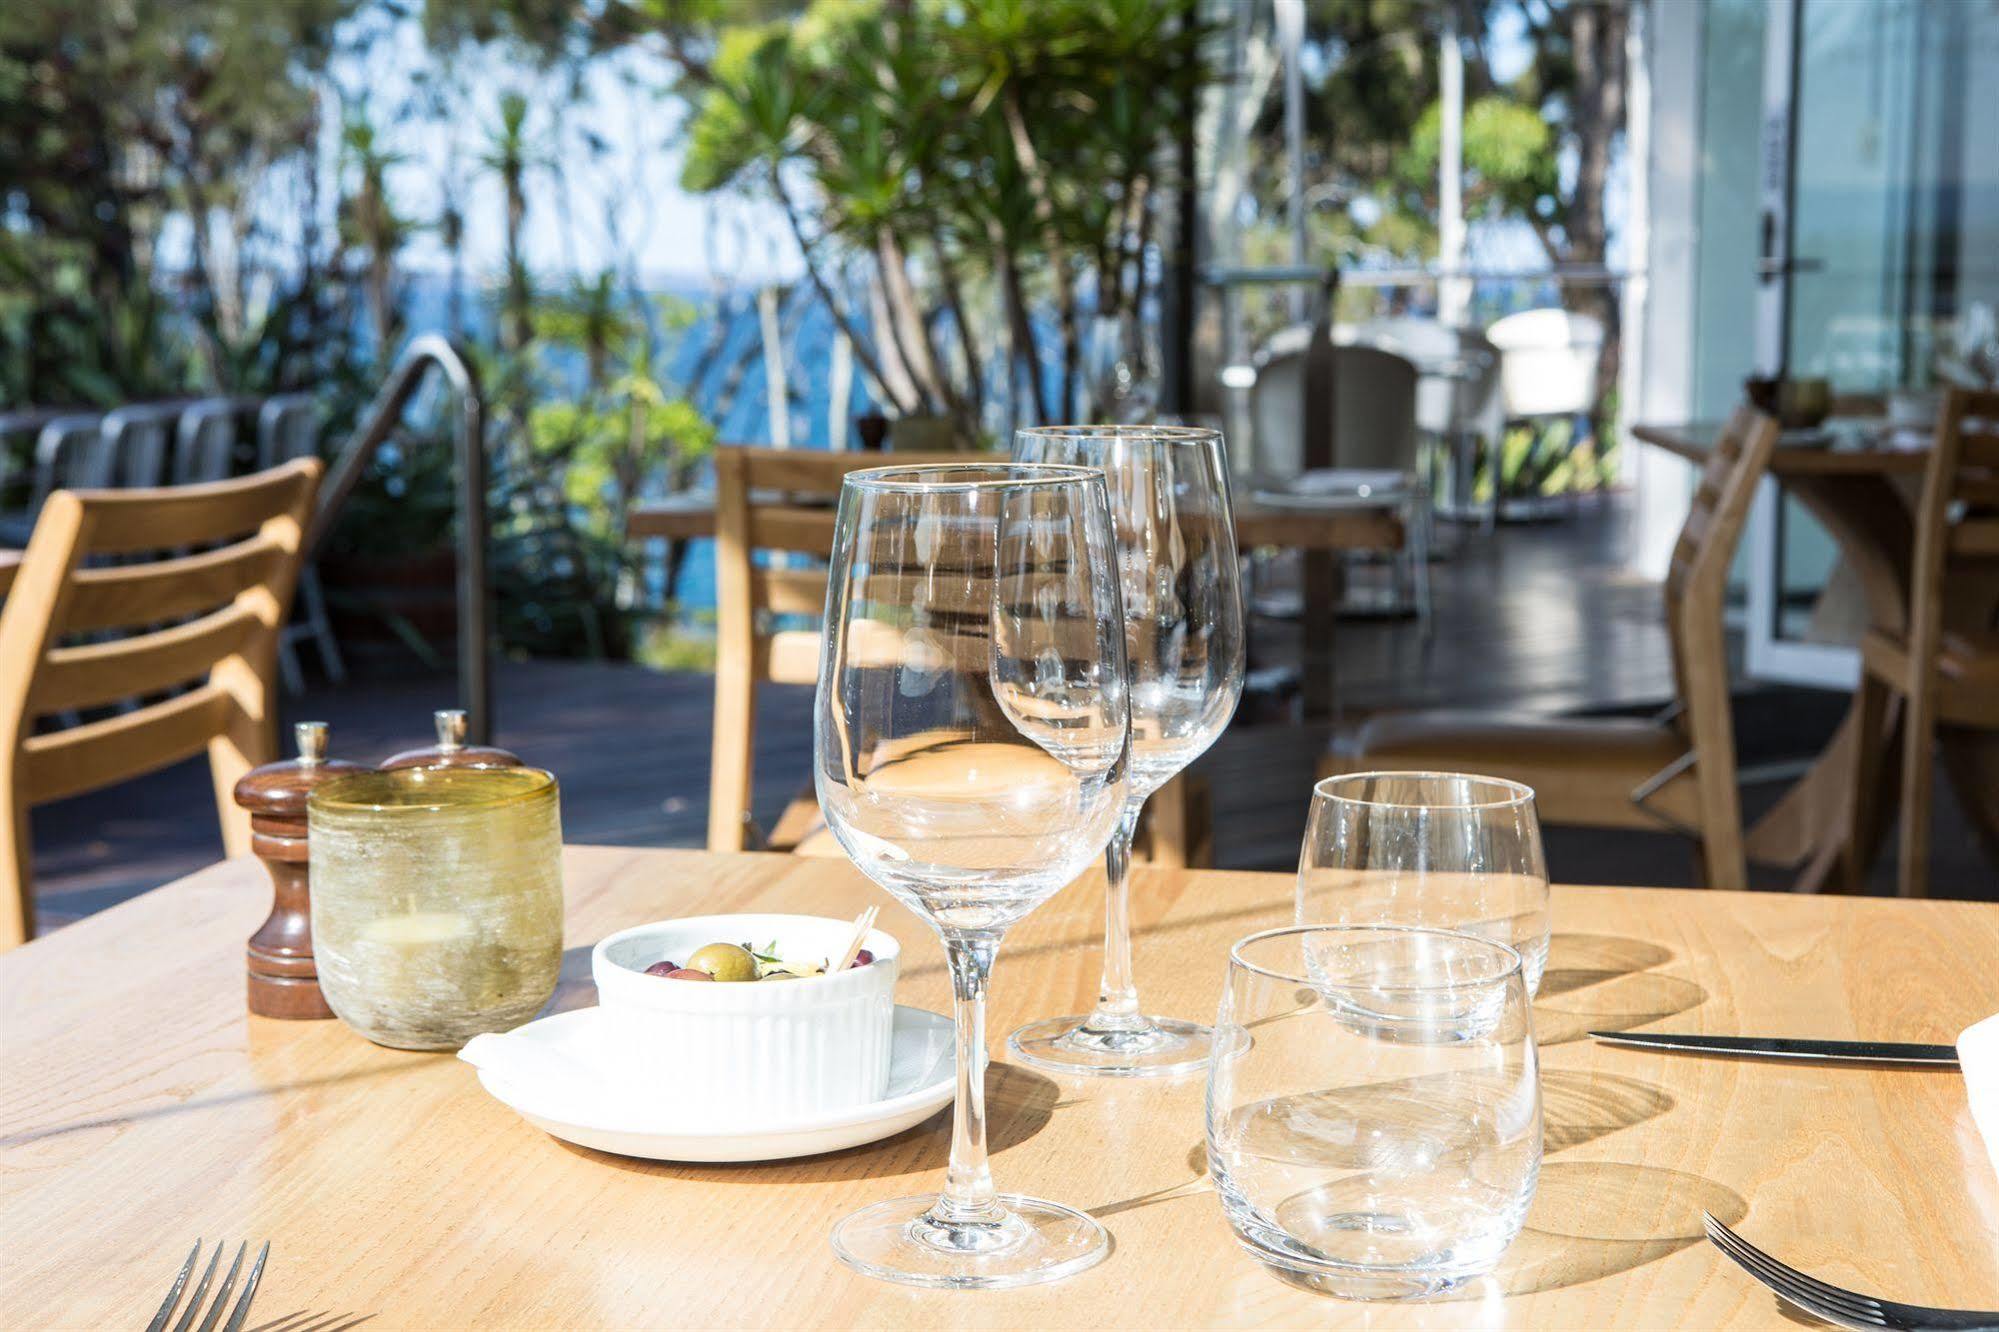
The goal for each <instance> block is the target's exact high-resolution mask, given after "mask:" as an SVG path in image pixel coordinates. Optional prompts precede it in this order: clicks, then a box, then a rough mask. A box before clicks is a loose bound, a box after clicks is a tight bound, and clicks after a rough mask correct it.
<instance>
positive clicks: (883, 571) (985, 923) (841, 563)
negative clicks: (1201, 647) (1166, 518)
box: [813, 463, 1131, 1287]
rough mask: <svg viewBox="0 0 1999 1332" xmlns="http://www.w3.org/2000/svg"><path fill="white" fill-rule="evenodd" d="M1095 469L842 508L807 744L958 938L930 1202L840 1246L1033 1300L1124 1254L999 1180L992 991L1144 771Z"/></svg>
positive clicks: (1105, 837) (850, 1220)
mask: <svg viewBox="0 0 1999 1332" xmlns="http://www.w3.org/2000/svg"><path fill="white" fill-rule="evenodd" d="M1111 542H1112V537H1111V526H1110V516H1109V510H1108V504H1107V501H1106V497H1105V494H1104V481H1103V476H1102V474H1101V473H1099V472H1096V471H1093V470H1090V469H1087V468H1075V467H1031V466H1019V465H1009V464H1005V463H1001V464H998V465H990V466H981V465H953V466H932V467H889V468H880V469H875V470H872V471H864V472H856V473H854V474H852V475H850V476H849V477H848V478H847V480H846V484H845V485H844V487H843V488H842V490H841V494H840V512H839V517H838V520H837V523H836V527H835V534H834V541H833V559H832V566H831V568H830V570H829V572H828V586H827V593H826V629H825V632H826V643H825V649H824V652H823V654H822V656H821V659H820V667H819V694H818V701H817V704H816V709H815V720H814V727H813V748H814V772H815V779H816V785H817V788H818V794H819V805H820V808H821V809H822V810H824V811H825V815H826V823H827V826H828V827H830V828H831V829H832V831H833V833H834V835H835V836H836V837H838V838H839V841H840V844H841V846H843V847H844V848H845V849H846V852H847V854H848V855H849V856H850V857H851V858H852V859H853V861H854V864H855V865H857V866H859V867H860V869H861V870H862V871H863V872H864V873H865V874H867V876H868V877H869V878H871V879H873V880H874V881H875V882H876V883H877V884H880V885H881V886H882V887H883V888H885V889H887V890H888V891H889V892H890V893H891V894H893V895H894V896H895V898H896V899H897V900H898V901H900V902H902V903H903V904H904V905H905V906H907V907H909V908H910V909H911V910H912V911H914V912H916V913H917V914H918V915H920V916H923V917H924V918H926V919H927V920H928V921H929V922H930V924H931V926H932V927H933V928H934V929H935V930H936V931H937V933H938V934H939V936H940V937H941V938H942V940H943V942H944V947H945V951H946V953H947V955H948V956H949V959H950V967H951V986H952V994H953V998H954V1001H955V1003H954V1009H955V1015H956V1018H957V1026H958V1091H957V1108H956V1112H955V1113H956V1119H955V1121H954V1124H953V1128H952V1135H951V1164H950V1169H949V1172H948V1173H947V1174H946V1176H945V1181H944V1192H943V1194H942V1195H941V1196H938V1197H916V1198H902V1199H897V1200H894V1201H891V1202H883V1203H876V1204H875V1205H873V1206H871V1207H867V1208H863V1209H862V1210H861V1211H859V1212H856V1213H854V1214H853V1215H852V1216H849V1217H847V1218H846V1219H845V1220H844V1221H842V1222H841V1223H840V1224H839V1225H838V1226H837V1227H836V1228H835V1230H834V1232H833V1247H834V1250H835V1252H836V1253H837V1254H838V1255H839V1256H840V1258H841V1259H842V1260H843V1261H845V1262H846V1263H847V1264H849V1265H850V1266H852V1267H854V1268H856V1269H857V1270H859V1271H862V1272H865V1273H867V1274H868V1275H870V1276H876V1277H881V1278H884V1279H886V1280H890V1281H900V1282H904V1283H907V1284H912V1285H922V1286H944V1287H1000V1286H1018V1285H1025V1284H1028V1283H1030V1282H1036V1281H1048V1280H1052V1279H1054V1278H1056V1277H1061V1276H1066V1275H1068V1274H1070V1273H1072V1272H1078V1271H1081V1270H1082V1269H1084V1268H1086V1267H1089V1266H1090V1265H1091V1264H1093V1263H1096V1262H1098V1261H1100V1260H1101V1259H1102V1258H1103V1257H1104V1256H1105V1254H1106V1253H1108V1252H1109V1247H1110V1241H1109V1237H1108V1236H1107V1235H1106V1234H1105V1233H1104V1230H1103V1227H1101V1226H1100V1225H1098V1224H1097V1223H1096V1222H1095V1221H1094V1220H1092V1219H1091V1218H1090V1217H1088V1216H1086V1215H1084V1214H1083V1213H1081V1212H1078V1211H1075V1210H1073V1209H1071V1208H1068V1207H1063V1206H1061V1205H1059V1204H1057V1203H1050V1202H1041V1201H1038V1200H1035V1199H1031V1198H1023V1197H1019V1196H1016V1195H1012V1194H1007V1195H1001V1194H999V1193H998V1192H996V1190H995V1189H994V1187H993V1179H992V1175H991V1172H990V1171H989V1170H988V1168H987V1164H986V1109H985V1068H986V1044H985V1000H986V986H987V981H988V977H989V974H990V972H991V968H992V964H993V956H994V953H995V951H996V950H997V949H998V946H999V942H1000V937H1001V936H1002V935H1003V934H1004V933H1005V932H1006V929H1007V927H1009V926H1010V925H1012V924H1013V923H1014V922H1015V921H1017V920H1019V919H1020V918H1021V917H1022V916H1024V915H1026V914H1027V913H1028V912H1029V911H1031V910H1032V909H1033V908H1034V907H1036V906H1037V905H1039V904H1040V903H1041V902H1042V901H1044V900H1046V899H1047V898H1048V897H1049V896H1050V895H1051V894H1053V893H1054V892H1055V891H1056V890H1057V889H1059V888H1061V887H1062V886H1063V885H1064V884H1066V883H1068V882H1069V881H1070V880H1072V879H1073V878H1075V877H1076V875H1077V874H1079V873H1081V872H1082V870H1083V869H1084V867H1085V866H1087V865H1088V864H1089V863H1090V862H1091V861H1092V860H1094V859H1096V857H1097V856H1099V855H1101V854H1102V853H1103V849H1104V845H1105V843H1106V842H1107V841H1109V839H1110V836H1111V833H1112V831H1113V830H1114V829H1115V828H1116V827H1117V823H1118V818H1119V816H1120V814H1121V813H1122V811H1123V809H1124V807H1125V790H1126V784H1127V775H1126V770H1127V766H1128V764H1129V761H1130V740H1131V733H1130V719H1129V715H1128V713H1127V710H1126V704H1125V692H1126V687H1127V677H1126V673H1125V659H1124V630H1123V608H1122V606H1121V604H1120V601H1119V597H1118V584H1117V573H1116V563H1115V560H1114V555H1113V550H1112V544H1111Z"/></svg>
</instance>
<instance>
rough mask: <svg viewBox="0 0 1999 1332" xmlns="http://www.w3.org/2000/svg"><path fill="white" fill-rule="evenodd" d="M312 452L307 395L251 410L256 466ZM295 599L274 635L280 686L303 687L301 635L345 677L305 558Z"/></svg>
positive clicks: (314, 420)
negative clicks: (254, 412) (289, 614)
mask: <svg viewBox="0 0 1999 1332" xmlns="http://www.w3.org/2000/svg"><path fill="white" fill-rule="evenodd" d="M318 456H319V408H318V406H317V405H316V404H315V403H314V402H313V400H312V395H311V394H310V393H283V394H279V395H278V396H277V397H275V398H267V399H266V400H265V401H264V405H263V406H262V407H260V408H258V409H257V467H258V470H260V471H269V470H270V469H271V468H273V467H276V466H279V465H280V464H282V463H288V462H290V461H291V460H292V459H294V458H315V457H318ZM297 600H298V607H297V611H296V614H295V615H294V616H293V619H292V622H291V623H290V624H287V625H286V626H285V627H284V631H283V632H282V633H280V634H279V635H278V669H279V670H280V671H281V672H282V673H283V674H284V678H285V689H286V690H287V691H289V692H291V693H294V694H296V693H298V692H299V691H300V690H302V689H304V688H305V672H304V670H303V669H301V667H300V666H299V659H298V647H297V643H298V641H299V640H300V639H302V638H310V639H311V640H312V642H313V646H315V647H317V648H318V649H319V660H320V663H321V664H322V665H323V666H325V667H326V678H327V679H329V680H331V681H332V682H333V683H335V684H339V683H341V682H342V681H344V680H346V678H347V664H346V663H345V662H344V661H342V660H341V659H340V644H339V642H338V641H337V640H335V638H334V637H333V623H332V621H331V620H330V619H328V618H327V614H326V590H325V589H324V588H323V587H321V586H320V582H319V566H318V565H317V564H312V563H308V564H307V565H306V566H305V567H304V568H302V569H300V570H299V575H298V598H297Z"/></svg>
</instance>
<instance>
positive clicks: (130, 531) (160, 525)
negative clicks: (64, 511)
mask: <svg viewBox="0 0 1999 1332" xmlns="http://www.w3.org/2000/svg"><path fill="white" fill-rule="evenodd" d="M318 475H319V472H318V466H317V464H316V463H314V462H312V461H311V460H309V459H301V460H300V461H298V462H292V463H287V464H285V465H284V466H283V467H279V468H275V469H273V470H272V471H269V472H264V473H261V474H259V475H257V476H250V477H244V478H242V479H241V480H236V481H217V482H214V483H213V484H210V485H202V486H168V487H140V488H134V489H130V490H110V491H91V492H84V493H83V498H84V499H85V500H86V501H87V502H88V504H89V506H90V527H89V529H88V531H87V533H86V535H85V537H84V549H85V550H86V551H87V552H90V553H93V554H124V553H129V552H132V551H152V550H171V549H173V548H175V547H179V546H193V545H201V544H206V543H209V542H214V541H218V540H227V539H229V538H232V537H241V536H246V535H248V534H249V533H251V532H254V531H256V530H257V529H258V528H259V527H261V526H263V524H264V523H266V522H268V521H269V520H271V519H272V518H275V517H277V516H278V515H280V514H283V513H285V512H287V511H288V510H290V509H291V508H293V506H294V505H296V504H297V503H298V502H299V499H300V497H301V496H303V495H307V494H310V493H311V491H312V488H313V487H314V486H315V485H317V484H318Z"/></svg>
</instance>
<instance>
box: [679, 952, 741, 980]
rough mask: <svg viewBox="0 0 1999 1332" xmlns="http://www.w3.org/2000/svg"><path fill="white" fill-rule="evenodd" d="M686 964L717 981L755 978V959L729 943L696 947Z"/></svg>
mask: <svg viewBox="0 0 1999 1332" xmlns="http://www.w3.org/2000/svg"><path fill="white" fill-rule="evenodd" d="M687 965H688V966H690V967H693V968H694V969H695V970H696V971H705V972H707V973H708V974H709V975H710V976H713V977H714V978H715V979H716V980H718V981H753V980H755V979H756V978H757V960H756V959H755V958H753V957H751V956H750V955H749V953H748V952H746V951H745V950H743V949H741V948H738V947H737V946H736V945H735V944H731V943H711V944H709V945H707V946H706V947H703V948H698V949H696V950H695V952H694V956H693V957H690V958H688V959H687Z"/></svg>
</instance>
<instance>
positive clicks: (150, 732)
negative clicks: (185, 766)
mask: <svg viewBox="0 0 1999 1332" xmlns="http://www.w3.org/2000/svg"><path fill="white" fill-rule="evenodd" d="M236 706H237V704H236V700H235V698H234V697H232V696H231V695H230V694H229V693H228V692H227V691H226V690H224V689H222V688H221V687H220V686H219V685H214V684H205V685H202V686H200V687H199V688H197V689H191V690H189V691H188V692H187V693H185V694H180V695H177V696H175V697H173V698H170V699H167V700H166V701H165V702H162V703H154V704H152V705H151V706H149V707H143V708H140V709H138V710H137V711H135V712H126V713H121V714H119V715H118V716H116V717H107V718H105V719H104V720H103V721H96V722H89V723H87V724H85V725H82V726H72V727H70V728H69V729H68V730H65V731H56V732H53V733H51V734H49V735H37V736H30V737H29V738H28V739H27V740H25V741H23V742H22V744H21V778H22V781H23V783H24V785H25V786H26V788H27V789H28V790H30V791H32V792H34V798H35V802H36V803H37V804H40V803H42V802H43V801H48V800H60V799H62V798H63V797H65V796H72V795H77V794H79V793H81V792H84V791H93V790H96V789H97V788H98V787H100V786H108V785H109V784H111V783H112V782H117V781H124V780H126V779H127V778H131V777H137V776H140V775H141V774H144V773H148V772H152V771H154V770H155V769H158V768H164V767H166V766H167V765H168V764H169V763H178V762H180V761H181V760H182V759H184V758H191V757H193V756H194V755H196V754H199V753H200V752H201V751H202V750H203V749H205V748H207V746H208V742H209V740H210V738H211V737H213V736H214V735H216V734H217V733H219V732H221V731H223V730H224V729H226V727H227V726H228V723H229V721H230V718H231V714H232V712H233V711H234V709H235V708H236Z"/></svg>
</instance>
